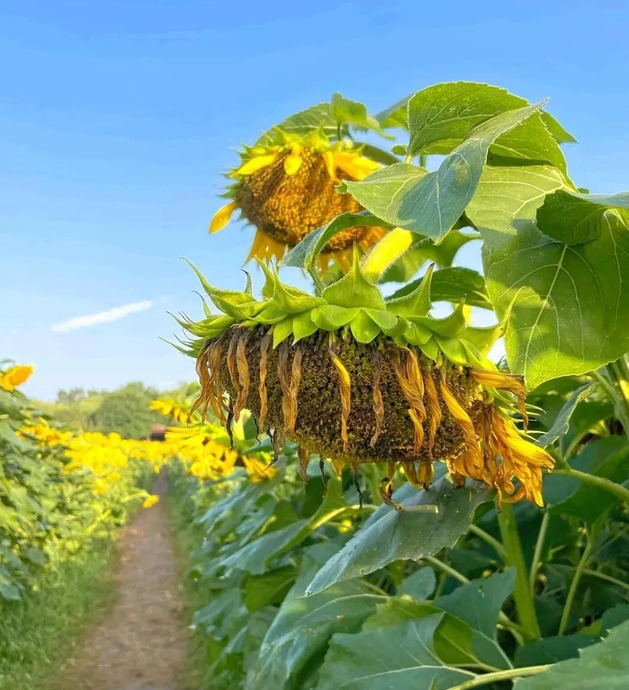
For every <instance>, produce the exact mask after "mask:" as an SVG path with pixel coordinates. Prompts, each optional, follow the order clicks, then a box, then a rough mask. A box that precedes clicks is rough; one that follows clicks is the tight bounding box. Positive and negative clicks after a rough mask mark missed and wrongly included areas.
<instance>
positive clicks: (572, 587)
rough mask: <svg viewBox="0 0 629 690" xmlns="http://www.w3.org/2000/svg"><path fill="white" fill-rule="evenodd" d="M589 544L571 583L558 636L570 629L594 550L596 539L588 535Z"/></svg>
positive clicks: (586, 545) (587, 543) (584, 550)
mask: <svg viewBox="0 0 629 690" xmlns="http://www.w3.org/2000/svg"><path fill="white" fill-rule="evenodd" d="M586 538H587V542H586V544H585V548H584V549H583V553H582V554H581V558H580V559H579V562H578V564H577V568H576V570H575V571H574V576H573V577H572V582H571V583H570V589H569V590H568V596H567V597H566V604H565V606H564V607H563V612H562V614H561V621H560V622H559V630H558V632H557V634H558V635H563V634H564V632H565V631H566V628H567V627H568V620H569V619H570V613H571V612H572V605H573V604H574V598H575V596H576V593H577V589H578V587H579V582H580V581H581V576H582V575H583V570H584V569H585V566H586V564H587V562H588V559H589V558H590V555H591V553H592V549H593V548H594V539H593V538H592V537H591V536H590V535H588V534H587V533H586Z"/></svg>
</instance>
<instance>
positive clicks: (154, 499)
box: [142, 494, 159, 508]
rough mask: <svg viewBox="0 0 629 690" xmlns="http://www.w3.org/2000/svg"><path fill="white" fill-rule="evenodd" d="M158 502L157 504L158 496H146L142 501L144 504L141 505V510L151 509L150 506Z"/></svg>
mask: <svg viewBox="0 0 629 690" xmlns="http://www.w3.org/2000/svg"><path fill="white" fill-rule="evenodd" d="M158 502H159V496H156V495H155V494H151V495H150V496H147V497H146V498H145V499H144V502H143V503H142V508H151V507H152V506H154V505H155V504H156V503H158Z"/></svg>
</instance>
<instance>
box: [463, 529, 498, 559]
mask: <svg viewBox="0 0 629 690" xmlns="http://www.w3.org/2000/svg"><path fill="white" fill-rule="evenodd" d="M470 532H471V533H472V534H474V535H476V536H477V537H479V538H480V539H482V540H483V541H484V542H486V543H487V544H489V545H490V546H491V547H492V548H493V549H494V551H495V552H496V553H497V554H498V555H499V556H500V558H502V560H503V561H504V560H506V559H507V551H506V549H505V547H504V546H503V545H502V543H501V542H500V541H499V540H498V539H496V538H495V537H492V536H491V534H488V533H487V532H485V530H484V529H481V528H480V527H478V525H473V524H472V525H470Z"/></svg>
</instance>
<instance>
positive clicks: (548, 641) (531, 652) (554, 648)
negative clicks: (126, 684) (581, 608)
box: [515, 634, 596, 666]
mask: <svg viewBox="0 0 629 690" xmlns="http://www.w3.org/2000/svg"><path fill="white" fill-rule="evenodd" d="M595 642H596V638H595V637H594V636H592V635H583V634H578V635H564V636H562V637H546V638H544V639H543V640H534V641H533V642H529V643H528V644H525V645H523V646H522V647H518V649H517V650H516V652H515V663H516V666H539V665H541V664H555V663H557V662H558V661H563V660H564V659H576V658H577V657H578V656H579V651H580V650H581V649H584V648H585V647H589V646H590V645H591V644H594V643H595Z"/></svg>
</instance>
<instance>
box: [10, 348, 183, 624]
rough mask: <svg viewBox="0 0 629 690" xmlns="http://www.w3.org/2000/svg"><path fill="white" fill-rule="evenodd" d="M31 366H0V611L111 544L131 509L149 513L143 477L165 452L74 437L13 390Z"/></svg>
mask: <svg viewBox="0 0 629 690" xmlns="http://www.w3.org/2000/svg"><path fill="white" fill-rule="evenodd" d="M32 372H33V367H32V366H31V365H14V364H12V363H11V362H4V363H2V364H1V365H0V461H1V464H0V486H1V487H2V490H1V493H0V497H1V500H0V608H4V610H5V612H6V610H7V609H6V607H9V606H12V603H11V602H19V600H20V599H21V597H22V595H23V594H24V593H25V592H28V591H30V590H32V589H33V588H34V587H37V585H38V582H39V579H40V578H41V576H42V574H43V573H45V572H47V571H50V570H54V569H56V568H58V567H59V566H60V564H62V563H64V562H66V561H68V560H71V559H72V558H73V557H74V556H76V555H77V554H79V553H81V552H82V551H85V550H88V551H89V548H90V546H91V544H92V543H94V542H95V541H98V540H102V539H111V538H113V536H114V535H115V533H116V531H117V528H118V527H120V526H121V525H123V524H124V523H125V522H126V520H127V517H128V515H129V508H131V507H132V506H133V505H137V504H142V503H144V504H145V505H146V506H147V507H150V505H152V504H153V503H154V502H155V500H156V499H157V497H156V496H152V495H151V494H149V493H148V492H147V491H146V488H145V487H146V486H148V481H149V478H150V477H151V476H152V475H153V473H154V471H155V470H156V469H159V467H160V466H161V464H162V463H163V462H164V460H165V459H168V458H169V457H170V456H169V451H168V450H167V449H166V448H161V447H160V446H159V445H158V444H151V443H150V442H148V441H127V440H124V439H122V438H121V437H120V436H119V435H117V434H109V435H107V436H105V435H103V434H100V433H96V432H90V433H84V434H79V433H74V432H72V431H67V430H64V429H63V428H60V427H59V426H58V425H56V424H55V422H54V420H52V419H49V418H46V417H45V416H43V415H42V413H41V412H40V411H39V410H38V409H37V408H36V407H35V405H34V404H33V403H32V402H31V401H30V400H29V399H28V398H27V397H26V396H24V395H23V394H22V393H21V392H20V391H19V386H20V385H21V384H22V383H24V382H25V381H26V380H27V379H28V378H29V377H30V376H31V374H32Z"/></svg>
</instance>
